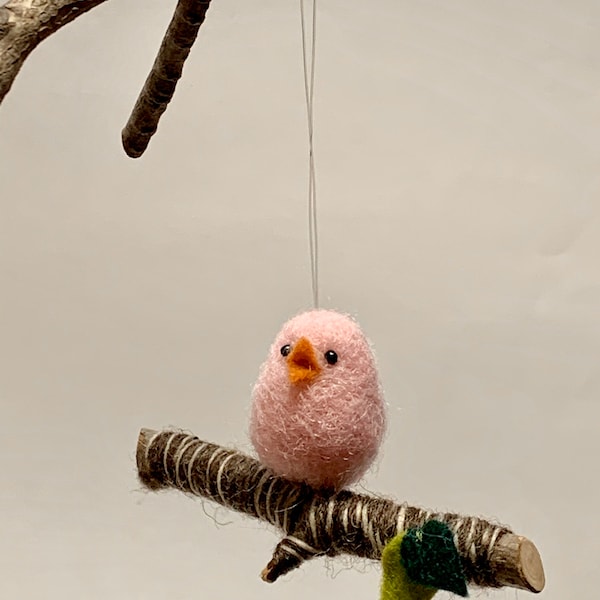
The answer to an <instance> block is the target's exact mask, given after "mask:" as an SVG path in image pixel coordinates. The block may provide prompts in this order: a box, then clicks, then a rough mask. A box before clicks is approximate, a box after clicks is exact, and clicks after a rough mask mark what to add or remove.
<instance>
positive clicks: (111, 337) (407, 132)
mask: <svg viewBox="0 0 600 600" xmlns="http://www.w3.org/2000/svg"><path fill="white" fill-rule="evenodd" d="M173 7H174V4H173V3H172V2H165V1H164V0H161V1H158V0H129V1H128V2H125V1H123V0H121V1H117V0H112V1H111V2H107V3H106V4H104V5H101V6H100V7H98V8H96V9H94V10H93V11H92V12H90V13H89V14H87V15H84V16H83V17H81V18H80V19H78V20H77V21H75V23H73V24H72V25H69V26H68V27H66V28H65V29H64V30H62V31H60V32H58V33H57V34H56V35H54V36H52V37H51V38H50V39H49V40H47V41H46V42H44V43H43V44H42V45H41V46H40V47H39V48H38V49H37V50H36V51H35V52H34V53H33V54H32V55H31V57H30V58H29V59H28V60H27V62H26V64H25V66H24V68H23V70H22V72H21V74H20V75H19V76H18V78H17V80H16V82H15V85H14V87H13V89H12V91H11V92H10V94H9V95H8V96H7V98H6V100H5V102H4V104H3V105H2V107H1V109H0V211H1V212H0V269H1V272H0V275H1V278H0V291H1V294H0V355H1V356H0V472H1V473H2V478H3V483H2V486H1V490H0V515H1V516H0V532H1V535H0V559H1V564H2V575H1V577H0V597H2V598H16V599H19V600H21V599H37V598H39V599H53V598H60V599H62V600H76V599H77V600H80V599H81V598H85V599H86V600H100V599H102V600H106V599H110V600H121V599H122V600H137V599H140V600H142V599H143V600H158V599H163V598H169V599H171V600H184V599H186V600H187V599H194V600H195V599H197V598H207V599H216V600H218V599H221V598H222V599H228V598H232V597H235V598H239V599H240V600H245V599H248V600H249V599H252V598H256V599H259V598H260V599H261V600H266V599H268V598H278V599H279V598H286V599H289V600H293V599H298V600H299V599H303V600H304V599H305V598H307V597H310V598H315V599H317V598H331V597H336V598H337V597H339V598H343V597H346V598H365V599H367V598H377V596H378V585H379V576H380V573H379V568H378V566H377V565H375V564H366V563H360V562H359V563H357V564H355V566H354V568H353V569H347V568H346V567H347V566H348V563H347V562H345V561H340V560H336V561H333V562H330V563H329V565H328V566H327V565H326V564H325V562H324V561H322V560H315V561H313V562H312V563H311V564H307V565H305V566H304V567H303V568H302V569H301V570H299V571H297V572H295V573H293V574H292V575H290V576H287V577H286V578H285V579H283V580H281V581H280V582H277V583H276V584H274V585H271V586H269V585H267V584H265V583H263V582H261V581H260V579H259V577H258V574H259V573H260V571H261V569H262V568H263V566H264V565H265V564H266V562H267V561H268V559H269V557H270V552H271V550H272V548H273V547H274V545H275V544H276V542H277V539H278V537H277V535H276V534H275V532H273V531H271V530H269V529H267V528H266V527H265V526H263V525H262V524H259V523H255V522H253V521H250V520H248V519H244V518H241V517H237V516H235V515H232V514H231V513H229V512H227V511H225V510H220V511H218V514H217V516H218V518H219V519H220V520H221V521H226V522H227V521H229V522H231V524H230V525H228V526H223V527H218V526H216V525H215V523H214V522H213V520H211V518H210V517H209V516H207V515H206V514H205V513H204V512H203V510H202V504H201V503H200V502H199V501H198V502H194V501H191V500H189V499H188V498H186V497H184V496H182V495H179V494H177V493H166V494H159V495H157V494H145V493H144V492H142V491H140V489H139V485H138V483H137V481H136V476H135V464H134V451H135V444H136V438H137V433H138V430H139V428H140V427H154V428H160V427H163V426H168V425H177V426H180V427H184V428H186V429H189V430H191V431H193V432H194V433H196V434H197V435H199V436H200V437H203V438H205V439H207V440H210V441H214V442H218V443H222V444H225V445H235V446H237V447H239V448H242V449H244V450H248V451H249V450H250V448H249V444H248V440H247V432H246V427H247V419H248V402H249V393H250V390H251V387H252V384H253V381H254V378H255V376H256V374H257V371H258V367H259V365H260V363H261V362H262V360H263V358H264V356H265V354H266V350H267V347H268V345H269V344H270V341H271V339H272V337H273V336H274V334H275V333H276V331H277V330H278V329H279V326H280V325H281V323H282V322H283V321H285V320H286V319H287V318H288V317H289V316H291V315H293V314H294V313H296V312H297V311H299V310H301V309H304V308H308V307H309V306H310V298H311V296H310V276H309V268H308V265H309V262H308V244H307V219H306V184H307V171H306V117H305V109H304V98H303V82H302V70H301V54H300V34H299V7H298V2H296V1H291V0H288V1H284V0H261V1H260V2H259V1H258V0H257V1H256V2H250V1H249V0H214V1H213V7H212V8H211V9H210V12H209V14H208V17H207V20H206V23H205V26H204V27H203V28H202V30H201V33H200V36H199V38H198V41H197V43H196V45H195V46H194V48H193V50H192V54H191V56H190V58H189V61H188V63H187V65H186V68H185V71H184V76H183V79H182V81H181V82H180V85H179V87H178V89H177V93H176V95H175V99H174V100H173V102H172V103H171V105H170V106H169V109H168V111H167V113H166V114H165V116H164V117H163V119H162V121H161V124H160V127H159V131H158V133H157V135H156V136H155V137H154V138H153V140H152V142H151V144H150V147H149V150H148V151H147V154H146V155H145V156H144V157H143V158H141V159H139V160H132V159H129V158H127V157H126V156H125V154H124V153H123V151H122V150H121V147H120V130H121V128H122V126H123V125H124V123H125V121H126V120H127V117H128V115H129V111H130V109H131V107H132V106H133V103H134V101H135V99H136V97H137V94H138V91H139V89H140V88H141V85H142V84H143V81H144V80H145V78H146V75H147V72H148V69H149V67H150V65H151V64H152V62H153V60H154V56H155V53H156V50H157V49H158V46H159V44H160V41H161V38H162V35H163V32H164V30H165V29H166V26H167V23H168V21H169V20H170V18H171V14H172V10H173ZM318 33H319V41H318V63H317V71H318V75H317V90H316V109H315V110H316V129H317V133H316V152H317V161H318V163H317V168H318V186H319V204H320V208H319V219H320V234H321V271H322V295H323V298H324V304H325V305H326V306H327V307H331V308H338V309H340V310H343V311H347V312H351V313H353V314H355V315H356V316H357V317H358V318H359V320H360V322H361V323H362V325H363V327H364V329H365V331H366V333H367V335H368V336H369V337H370V339H371V340H372V342H373V343H374V345H375V348H376V351H377V355H378V360H379V363H380V367H381V377H382V380H383V383H384V386H385V390H386V397H387V401H388V403H389V432H388V435H387V438H386V441H385V445H384V448H383V453H382V457H381V460H380V461H379V465H378V468H377V469H376V470H374V471H372V472H371V473H370V474H369V476H368V478H367V479H366V480H365V482H364V487H365V488H366V489H368V490H372V491H376V492H379V493H384V494H387V495H390V496H393V497H395V498H397V499H398V500H407V501H409V502H411V503H415V504H419V505H423V506H426V507H434V508H438V509H447V510H456V511H460V512H465V513H473V514H480V515H485V516H489V517H493V518H496V519H498V520H500V521H502V522H504V523H508V524H510V525H511V526H512V527H513V528H514V529H515V530H516V531H518V532H519V533H522V534H524V535H526V536H528V537H530V538H531V539H532V540H533V541H534V542H535V543H536V544H537V545H538V547H539V549H540V552H541V554H542V557H543V559H544V563H545V567H546V574H547V580H548V584H547V589H546V591H545V592H543V594H542V597H543V598H545V599H547V600H563V599H567V598H584V597H592V596H593V594H594V593H595V588H596V586H597V571H598V567H597V565H598V559H599V558H600V552H599V536H600V526H599V525H598V518H597V508H598V503H599V502H600V493H599V489H600V488H599V485H598V466H597V465H598V459H599V457H600V440H599V420H600V410H599V408H598V402H599V398H600V369H599V360H600V311H599V303H600V213H599V209H598V207H599V195H600V170H599V159H600V3H598V2H596V0H571V1H569V2H564V1H560V0H554V1H550V0H547V1H544V2H542V1H540V0H536V1H532V0H490V1H488V2H481V1H478V0H453V1H452V2H450V1H449V0H446V1H443V0H437V1H435V0H431V1H426V0H419V1H412V2H409V1H407V0H394V1H392V0H377V1H373V2H364V1H361V2H359V1H358V0H322V1H321V2H320V12H319V32H318ZM204 508H205V509H206V511H207V512H208V514H209V515H213V514H214V512H215V511H214V507H213V506H211V505H210V504H208V503H207V504H206V505H205V507H204ZM476 594H479V595H482V596H483V597H489V598H494V599H495V598H506V599H510V600H513V599H514V598H515V597H516V596H517V592H515V591H514V590H511V589H505V590H500V591H497V592H476ZM528 596H529V594H528V593H526V592H519V593H518V597H519V598H521V599H523V598H526V597H528ZM441 597H442V598H443V597H444V595H443V594H441Z"/></svg>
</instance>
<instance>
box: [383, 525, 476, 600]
mask: <svg viewBox="0 0 600 600" xmlns="http://www.w3.org/2000/svg"><path fill="white" fill-rule="evenodd" d="M381 561H382V566H383V579H382V586H381V599H382V600H430V598H432V597H433V595H434V594H435V592H436V591H437V590H438V589H440V590H447V591H449V592H453V593H454V594H458V595H459V596H467V595H468V594H467V582H466V579H465V575H464V573H463V569H462V565H461V562H460V556H459V555H458V550H457V549H456V546H455V544H454V538H453V534H452V531H451V530H450V528H449V527H448V526H447V525H446V524H445V523H442V522H441V521H436V520H431V521H427V522H426V523H425V524H423V526H422V527H415V528H412V529H409V530H408V531H406V532H400V533H399V534H398V535H397V536H395V537H394V538H392V539H391V540H390V541H389V542H388V543H387V544H386V546H385V548H384V549H383V552H382V557H381Z"/></svg>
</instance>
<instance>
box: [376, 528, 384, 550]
mask: <svg viewBox="0 0 600 600" xmlns="http://www.w3.org/2000/svg"><path fill="white" fill-rule="evenodd" d="M375 539H376V540H377V552H378V553H379V554H380V555H381V553H382V552H383V547H384V546H383V542H382V541H381V536H380V535H379V529H377V531H376V532H375Z"/></svg>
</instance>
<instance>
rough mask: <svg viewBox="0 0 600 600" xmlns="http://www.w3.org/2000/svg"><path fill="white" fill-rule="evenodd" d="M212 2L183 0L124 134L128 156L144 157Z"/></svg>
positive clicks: (124, 146) (208, 0) (180, 0)
mask: <svg viewBox="0 0 600 600" xmlns="http://www.w3.org/2000/svg"><path fill="white" fill-rule="evenodd" d="M210 1H211V0H179V2H178V4H177V8H176V9H175V13H174V15H173V19H172V20H171V23H170V24H169V27H168V29H167V32H166V33H165V37H164V39H163V42H162V44H161V46H160V49H159V51H158V55H157V57H156V60H155V61H154V65H153V66H152V70H151V71H150V74H149V75H148V78H147V79H146V83H145V84H144V87H143V89H142V91H141V92H140V95H139V97H138V99H137V102H136V104H135V106H134V108H133V111H132V113H131V116H130V117H129V120H128V121H127V124H126V125H125V127H124V129H123V132H122V135H121V138H122V141H123V148H124V149H125V152H126V153H127V155H128V156H131V157H132V158H138V157H140V156H141V155H142V154H143V153H144V151H145V150H146V148H147V147H148V144H149V142H150V138H151V137H152V136H153V135H154V133H155V132H156V129H157V127H158V122H159V120H160V118H161V116H162V114H163V113H164V112H165V110H166V109H167V105H168V104H169V102H170V101H171V98H172V97H173V94H174V93H175V87H176V86H177V82H178V81H179V78H180V77H181V73H182V71H183V65H184V63H185V60H186V59H187V57H188V54H189V52H190V49H191V47H192V45H193V43H194V41H195V40H196V36H197V35H198V30H199V29H200V26H201V25H202V23H203V22H204V18H205V16H206V11H207V10H208V7H209V5H210Z"/></svg>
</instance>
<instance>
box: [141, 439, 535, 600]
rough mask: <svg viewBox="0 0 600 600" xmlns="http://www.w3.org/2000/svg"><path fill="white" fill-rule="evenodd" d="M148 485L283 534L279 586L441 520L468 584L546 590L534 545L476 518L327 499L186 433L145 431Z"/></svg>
mask: <svg viewBox="0 0 600 600" xmlns="http://www.w3.org/2000/svg"><path fill="white" fill-rule="evenodd" d="M136 456H137V467H138V475H139V479H140V481H141V483H142V484H143V485H144V486H145V487H146V488H147V489H149V490H154V491H158V490H161V489H168V488H173V489H177V490H179V491H181V492H184V493H186V494H192V495H194V496H200V497H203V498H208V499H210V500H213V501H214V502H217V503H218V504H221V505H222V506H226V507H228V508H231V509H232V510H236V511H238V512H241V513H244V514H247V515H249V516H252V517H255V518H258V519H261V520H263V521H266V522H268V523H270V524H272V525H274V526H275V527H277V528H279V529H280V530H281V531H282V532H283V534H284V537H283V539H282V540H281V541H280V542H279V543H278V544H277V546H276V548H275V551H274V553H273V557H272V558H271V560H270V561H269V563H268V564H267V566H266V567H265V568H264V569H263V571H262V574H261V576H262V578H263V579H264V580H265V581H267V582H274V581H275V580H277V579H278V578H279V577H281V576H282V575H285V574H286V573H288V572H289V571H291V570H292V569H295V568H297V567H299V566H300V565H301V564H302V563H303V562H304V561H306V560H309V559H311V558H314V557H316V556H337V555H339V554H350V555H354V556H359V557H363V558H370V559H374V560H380V559H381V553H382V551H383V548H384V546H385V544H386V543H387V542H388V541H389V540H391V539H392V538H393V537H394V536H395V535H397V534H398V533H399V532H401V531H404V530H406V529H409V528H413V527H421V526H422V525H423V524H424V523H425V522H426V521H428V520H430V519H436V520H439V521H442V522H444V523H446V524H447V525H448V527H449V528H450V529H451V531H452V532H453V534H454V540H455V543H456V547H457V549H458V553H459V555H460V558H461V562H462V566H463V570H464V573H465V576H466V578H467V580H468V581H469V582H470V583H471V584H473V585H477V586H481V587H502V586H511V587H515V588H520V589H524V590H529V591H532V592H540V591H541V590H542V589H543V588H544V584H545V578H544V570H543V566H542V561H541V558H540V555H539V553H538V551H537V549H536V547H535V546H534V544H533V543H532V542H531V541H529V540H528V539H527V538H525V537H523V536H519V535H516V534H515V533H513V532H512V531H511V530H510V529H509V528H507V527H504V526H501V525H498V524H495V523H492V522H490V521H487V520H485V519H479V518H477V517H470V516H463V515H458V514H455V513H439V512H435V511H430V510H425V509H423V508H418V507H413V506H409V505H407V504H397V503H395V502H393V501H392V500H389V499H385V498H378V497H373V496H369V495H365V494H357V493H355V492H352V491H350V490H341V491H339V492H337V493H332V494H326V493H324V492H322V491H319V490H315V489H312V488H310V487H308V486H306V485H303V484H299V483H295V482H291V481H288V480H286V479H284V478H282V477H277V476H276V475H274V474H273V473H272V472H271V471H269V470H268V469H267V468H266V467H264V466H263V465H262V464H260V463H259V462H258V461H257V460H255V459H253V458H251V457H249V456H246V455H244V454H242V453H241V452H238V451H236V450H229V449H226V448H223V447H222V446H218V445H216V444H211V443H208V442H204V441H202V440H200V439H198V438H197V437H195V436H193V435H191V434H187V433H182V432H180V431H171V430H167V431H153V430H150V429H142V430H141V432H140V435H139V440H138V446H137V455H136Z"/></svg>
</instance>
